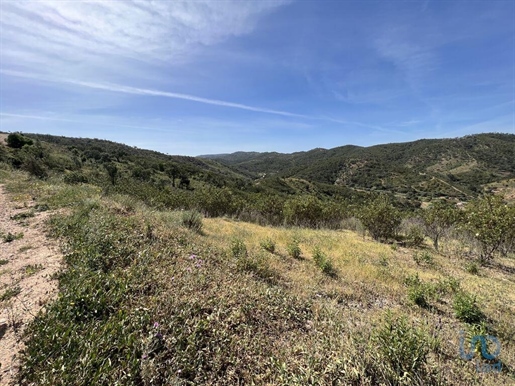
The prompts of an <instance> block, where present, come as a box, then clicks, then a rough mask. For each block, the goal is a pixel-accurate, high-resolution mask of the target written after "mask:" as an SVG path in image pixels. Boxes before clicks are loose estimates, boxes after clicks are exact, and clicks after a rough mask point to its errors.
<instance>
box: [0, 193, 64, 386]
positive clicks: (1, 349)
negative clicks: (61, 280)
mask: <svg viewBox="0 0 515 386" xmlns="http://www.w3.org/2000/svg"><path fill="white" fill-rule="evenodd" d="M23 198H24V199H22V200H16V201H11V199H10V197H9V195H8V194H6V192H5V190H4V187H3V185H0V385H9V384H10V383H11V382H12V380H13V379H14V375H15V373H16V370H17V367H18V365H19V363H18V360H19V351H20V350H21V349H22V348H23V343H22V341H21V336H22V333H23V330H24V328H25V326H26V325H27V323H28V322H29V321H30V320H31V319H33V318H34V316H35V315H36V314H37V313H38V311H39V310H40V309H41V308H42V307H43V306H44V305H45V303H47V302H48V301H49V300H50V299H51V298H54V297H55V296H56V295H57V280H55V279H52V277H53V274H55V273H56V272H57V271H58V270H59V268H60V265H61V261H62V256H61V254H60V252H59V248H58V246H57V243H56V242H55V241H53V240H50V239H48V238H47V237H45V234H44V231H43V226H44V221H45V220H46V219H47V218H48V217H49V215H50V213H49V212H46V211H38V210H37V208H34V202H33V201H32V200H31V199H30V197H23ZM16 215H18V219H16V217H15V218H13V216H16ZM11 239H13V240H11ZM9 240H11V241H9Z"/></svg>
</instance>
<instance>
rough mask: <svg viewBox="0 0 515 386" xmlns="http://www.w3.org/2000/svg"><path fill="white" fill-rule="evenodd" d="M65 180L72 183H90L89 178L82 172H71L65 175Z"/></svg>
mask: <svg viewBox="0 0 515 386" xmlns="http://www.w3.org/2000/svg"><path fill="white" fill-rule="evenodd" d="M63 180H64V182H65V183H67V184H70V185H74V184H87V183H88V178H87V177H86V176H85V175H84V174H82V173H81V172H70V173H68V174H66V175H65V176H64V179H63Z"/></svg>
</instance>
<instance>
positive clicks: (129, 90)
mask: <svg viewBox="0 0 515 386" xmlns="http://www.w3.org/2000/svg"><path fill="white" fill-rule="evenodd" d="M0 73H2V74H5V75H9V76H16V77H21V78H26V79H32V80H38V81H44V82H52V83H61V84H70V85H74V86H80V87H87V88H91V89H96V90H104V91H110V92H117V93H123V94H131V95H142V96H157V97H165V98H172V99H182V100H187V101H191V102H198V103H204V104H208V105H215V106H222V107H230V108H236V109H240V110H247V111H254V112H258V113H266V114H275V115H282V116H285V117H292V118H304V119H323V118H315V117H311V116H308V115H304V114H296V113H291V112H288V111H280V110H273V109H268V108H263V107H257V106H250V105H246V104H242V103H235V102H229V101H223V100H219V99H209V98H203V97H198V96H195V95H189V94H182V93H175V92H168V91H161V90H153V89H146V88H138V87H131V86H124V85H119V84H113V83H97V82H86V81H81V80H74V79H55V78H51V77H45V76H41V75H37V74H29V73H24V72H20V71H11V70H0Z"/></svg>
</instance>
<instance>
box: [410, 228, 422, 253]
mask: <svg viewBox="0 0 515 386" xmlns="http://www.w3.org/2000/svg"><path fill="white" fill-rule="evenodd" d="M406 245H407V246H409V247H412V248H420V247H421V246H423V245H424V232H423V230H422V228H421V227H420V226H418V225H412V226H411V227H409V228H408V231H407V232H406Z"/></svg>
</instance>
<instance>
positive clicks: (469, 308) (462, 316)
mask: <svg viewBox="0 0 515 386" xmlns="http://www.w3.org/2000/svg"><path fill="white" fill-rule="evenodd" d="M452 306H453V309H454V314H455V315H456V317H457V318H458V319H459V320H461V321H462V322H466V323H479V322H481V321H482V320H483V318H484V315H483V313H482V312H481V310H480V309H479V307H478V305H477V303H476V297H475V296H472V295H469V294H467V293H465V292H463V291H460V292H458V293H457V294H456V295H455V296H454V301H453V305H452Z"/></svg>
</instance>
